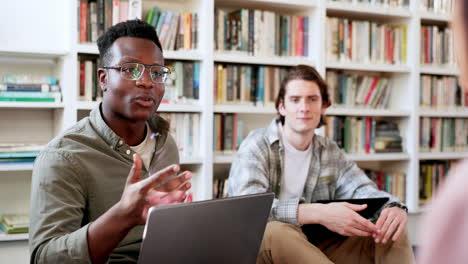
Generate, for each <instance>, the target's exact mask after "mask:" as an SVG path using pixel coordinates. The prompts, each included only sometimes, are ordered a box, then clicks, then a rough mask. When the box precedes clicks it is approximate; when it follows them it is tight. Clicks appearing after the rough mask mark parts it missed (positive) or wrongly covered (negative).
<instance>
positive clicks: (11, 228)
mask: <svg viewBox="0 0 468 264" xmlns="http://www.w3.org/2000/svg"><path fill="white" fill-rule="evenodd" d="M0 230H2V231H3V232H4V233H6V234H21V233H28V232H29V216H28V215H27V214H5V215H2V217H1V218H0Z"/></svg>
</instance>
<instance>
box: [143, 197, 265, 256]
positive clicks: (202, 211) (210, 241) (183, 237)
mask: <svg viewBox="0 0 468 264" xmlns="http://www.w3.org/2000/svg"><path fill="white" fill-rule="evenodd" d="M273 197H274V195H273V193H265V194H256V195H247V196H239V197H232V198H226V199H219V200H209V201H201V202H193V203H187V204H175V205H169V206H163V207H153V208H151V210H150V213H149V218H148V221H147V224H146V227H145V232H144V235H143V243H142V246H141V251H140V258H139V263H141V264H148V263H167V264H170V263H184V264H185V263H226V264H229V263H255V260H256V257H257V254H258V250H259V248H260V244H261V240H262V238H263V233H264V231H265V226H266V223H267V220H268V216H269V214H270V210H271V205H272V202H273Z"/></svg>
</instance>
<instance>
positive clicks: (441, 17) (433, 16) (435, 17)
mask: <svg viewBox="0 0 468 264" xmlns="http://www.w3.org/2000/svg"><path fill="white" fill-rule="evenodd" d="M419 16H420V17H421V20H422V21H427V22H434V21H435V22H449V21H450V20H451V19H452V17H451V15H449V14H445V13H434V12H429V11H420V12H419Z"/></svg>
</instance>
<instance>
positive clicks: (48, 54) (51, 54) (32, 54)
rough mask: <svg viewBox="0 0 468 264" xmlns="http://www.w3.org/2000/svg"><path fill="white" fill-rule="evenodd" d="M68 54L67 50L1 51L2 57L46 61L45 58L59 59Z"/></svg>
mask: <svg viewBox="0 0 468 264" xmlns="http://www.w3.org/2000/svg"><path fill="white" fill-rule="evenodd" d="M67 54H68V51H67V50H34V49H28V50H13V49H11V50H1V51H0V56H8V57H10V56H12V57H16V58H36V59H44V58H52V59H54V58H59V57H62V56H65V55H67Z"/></svg>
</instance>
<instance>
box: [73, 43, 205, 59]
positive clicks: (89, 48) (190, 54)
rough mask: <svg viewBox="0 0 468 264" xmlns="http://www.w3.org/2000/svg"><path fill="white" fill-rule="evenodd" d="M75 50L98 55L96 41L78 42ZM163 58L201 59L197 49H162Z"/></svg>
mask: <svg viewBox="0 0 468 264" xmlns="http://www.w3.org/2000/svg"><path fill="white" fill-rule="evenodd" d="M76 50H77V52H78V53H84V54H94V55H99V50H98V47H97V44H96V43H80V44H77V47H76ZM164 59H166V60H201V59H202V55H201V54H200V52H199V51H197V50H176V51H174V50H166V51H164Z"/></svg>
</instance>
